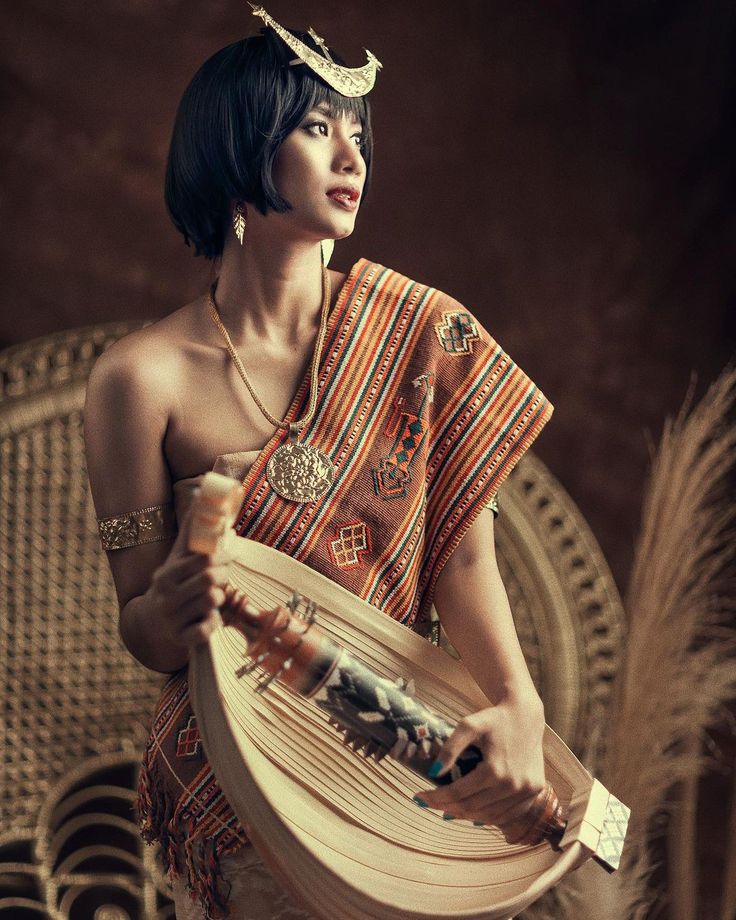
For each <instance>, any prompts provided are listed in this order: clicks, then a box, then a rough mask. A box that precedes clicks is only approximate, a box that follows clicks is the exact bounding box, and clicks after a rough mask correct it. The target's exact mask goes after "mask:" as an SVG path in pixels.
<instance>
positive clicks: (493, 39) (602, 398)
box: [0, 0, 736, 590]
mask: <svg viewBox="0 0 736 920" xmlns="http://www.w3.org/2000/svg"><path fill="white" fill-rule="evenodd" d="M0 8H1V9H2V22H3V28H2V31H1V34H0V47H1V48H2V53H1V58H0V67H1V68H2V69H1V71H0V76H1V82H0V92H1V96H0V98H1V99H2V110H3V126H2V133H1V134H0V149H1V150H2V170H3V178H2V184H1V185H0V206H1V214H2V217H1V219H0V240H1V241H2V251H3V258H4V264H3V283H2V287H1V291H0V296H1V297H2V313H1V316H0V346H4V345H9V344H12V343H15V342H19V341H23V340H25V339H28V338H32V337H35V336H38V335H43V334H45V333H48V332H51V331H54V330H58V329H63V328H67V327H72V326H78V325H82V324H86V323H92V322H97V321H105V320H113V319H122V318H133V317H140V318H144V317H157V316H160V315H163V314H165V313H166V312H169V311H171V310H173V309H176V308H177V307H179V306H180V305H182V304H183V303H184V302H186V301H187V300H189V299H191V298H192V297H193V296H194V295H196V294H197V293H198V292H200V291H201V290H202V288H203V287H204V285H205V284H206V280H207V278H208V275H209V266H208V265H207V264H206V263H203V262H200V261H199V260H195V259H194V258H193V257H192V255H191V253H190V252H189V251H188V250H187V249H186V248H185V247H184V245H183V243H182V242H181V240H180V239H179V237H178V236H177V234H176V232H175V231H174V229H173V227H172V226H171V225H170V224H169V223H168V220H167V217H166V214H165V212H164V207H163V201H162V184H163V171H164V160H165V155H166V149H167V145H168V139H169V133H170V129H171V125H172V121H173V116H174V112H175V109H176V106H177V103H178V100H179V97H180V95H181V92H182V91H183V89H184V86H185V85H186V83H187V81H188V79H189V78H190V77H191V75H192V74H193V72H194V70H195V69H196V67H197V66H198V65H199V64H200V63H201V62H202V61H203V60H204V59H205V58H206V57H207V56H208V55H209V54H211V53H212V52H214V51H215V50H217V49H218V48H219V47H221V46H222V45H224V44H226V43H227V42H229V41H232V40H235V39H237V38H239V37H242V36H243V35H244V34H248V33H250V32H252V31H254V30H255V29H256V28H257V25H258V24H259V23H258V21H257V20H255V19H254V18H252V17H251V16H250V10H249V8H248V6H247V5H246V4H245V2H244V0H243V2H241V0H207V2H206V3H204V2H201V0H199V2H194V0H99V2H95V3H93V2H84V0H67V2H65V3H63V4H58V3H52V2H50V0H24V2H23V3H22V4H20V3H10V2H7V0H4V2H2V3H0ZM269 10H270V12H271V13H272V14H273V15H274V16H275V17H276V18H277V19H278V20H279V21H281V22H283V23H284V24H286V25H291V26H296V27H306V26H308V25H310V24H311V25H313V26H314V27H315V29H317V31H318V32H319V33H320V34H322V35H324V36H325V37H326V38H327V41H328V44H330V45H334V47H335V48H336V49H338V50H339V51H340V53H341V54H343V56H344V57H345V58H346V60H347V61H348V63H349V64H351V65H358V64H361V63H362V62H363V60H364V56H363V50H362V49H363V46H366V45H367V46H368V47H369V48H371V50H372V51H374V52H375V54H376V55H377V56H378V57H379V58H380V59H381V60H382V61H383V63H384V70H383V72H382V73H381V74H380V75H379V80H378V83H377V86H376V89H375V91H374V93H373V95H372V101H373V106H374V120H375V130H376V168H375V174H374V183H373V188H372V194H371V195H370V196H369V198H368V200H367V202H366V205H365V208H364V209H363V210H362V212H361V215H360V218H359V221H358V229H357V231H356V233H355V235H354V236H353V238H351V239H350V240H348V241H346V242H344V243H341V244H339V245H338V247H337V249H336V253H335V256H334V257H333V258H334V262H333V264H335V265H336V266H337V267H342V268H347V267H348V266H349V265H350V264H352V262H353V261H354V260H355V258H357V256H359V255H365V256H366V257H368V258H371V259H374V260H376V261H380V262H383V263H384V264H387V265H390V266H391V267H394V268H396V269H399V270H400V271H402V272H404V273H406V274H408V275H411V276H413V277H415V278H418V279H419V280H422V281H427V282H429V283H431V284H433V285H435V286H437V287H440V288H442V289H444V290H446V291H448V292H449V293H451V294H452V295H454V296H455V297H457V298H458V299H459V300H461V301H462V302H464V303H466V304H467V305H468V306H469V307H470V308H471V309H473V310H474V311H475V312H476V313H477V314H478V316H479V317H480V318H481V319H482V320H483V322H484V324H485V325H486V326H487V327H488V328H489V330H490V331H491V332H492V333H493V334H494V335H495V336H496V337H497V338H498V340H499V341H500V342H501V343H502V344H503V345H504V347H505V348H506V349H507V350H508V351H509V352H510V353H511V354H512V355H513V357H514V358H515V359H516V360H517V362H518V363H519V364H520V365H521V366H522V367H523V368H524V369H525V370H527V372H528V373H529V374H530V375H531V376H532V377H533V378H534V379H535V380H536V381H537V382H538V383H539V384H540V386H541V387H542V388H543V389H544V390H545V392H546V393H547V395H548V396H549V397H550V398H551V399H552V401H553V402H554V403H555V405H556V413H555V416H554V418H553V421H552V422H551V423H550V425H549V426H548V428H547V429H546V431H545V433H544V435H543V436H542V437H541V438H540V441H539V442H538V444H537V447H536V450H537V452H538V454H539V455H540V456H541V457H542V459H544V460H545V461H546V462H547V463H548V464H549V466H550V467H551V469H552V470H553V472H554V473H555V474H556V475H557V476H558V478H559V479H560V480H561V481H562V482H563V484H564V485H565V487H566V488H567V489H568V490H569V492H570V493H571V494H572V496H573V498H574V499H575V501H576V502H577V503H578V505H579V506H580V508H581V509H582V511H583V513H584V514H585V516H586V517H587V519H588V521H589V523H590V524H591V526H592V528H593V530H594V532H595V533H596V535H597V537H598V539H599V541H600V543H601V545H602V547H603V550H604V552H605V554H606V556H607V558H608V560H609V562H610V564H611V567H612V569H613V571H614V575H615V577H616V579H617V581H618V583H619V586H620V587H621V589H622V590H623V589H624V587H625V581H626V577H627V574H628V571H629V567H630V561H631V553H632V547H633V543H634V540H635V537H636V533H637V529H638V517H639V511H640V504H641V502H640V499H641V489H642V484H643V481H644V476H645V473H646V469H647V464H648V446H647V442H648V439H653V440H656V439H657V438H658V435H659V432H660V430H661V427H662V423H663V420H664V417H665V416H666V415H667V414H668V413H673V412H675V411H676V410H677V409H678V408H679V406H680V405H681V403H682V401H683V398H684V396H685V392H686V389H687V386H688V381H689V379H690V375H691V372H693V371H694V372H696V373H697V375H698V389H697V392H698V394H700V393H702V392H703V390H704V388H705V386H706V385H707V383H708V382H709V381H710V380H712V379H713V377H714V376H715V375H716V374H717V373H718V371H719V370H720V369H721V368H722V367H723V365H724V364H725V363H726V362H727V361H728V360H730V359H733V357H734V347H735V346H736V322H735V321H734V309H733V307H734V293H735V291H736V280H735V277H734V272H733V264H734V254H735V253H734V249H735V247H734V239H735V236H736V234H735V230H736V207H735V202H734V174H733V161H734V154H736V132H735V131H734V122H733V109H734V101H736V100H735V98H734V97H735V95H736V92H735V91H736V74H735V71H734V61H735V60H736V57H735V56H734V51H735V50H736V41H735V33H734V29H735V26H736V7H735V6H734V4H733V3H732V2H730V0H689V2H688V0H666V2H665V0H658V2H657V0H649V2H642V0H605V2H602V0H601V2H596V0H584V2H583V0H578V2H574V0H569V2H562V0H559V2H554V0H544V2H531V0H515V2H514V3H512V4H507V3H501V2H496V0H493V2H487V0H486V2H481V0H455V2H454V3H452V4H447V3H444V2H437V0H430V2H427V0H421V2H420V0H403V2H393V3H388V2H374V0H372V2H370V3H359V2H356V0H342V2H336V0H334V2H333V0H311V2H310V3H308V4H306V3H299V2H296V0H274V5H273V8H271V7H269Z"/></svg>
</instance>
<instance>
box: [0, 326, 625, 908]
mask: <svg viewBox="0 0 736 920" xmlns="http://www.w3.org/2000/svg"><path fill="white" fill-rule="evenodd" d="M132 328H134V326H133V325H131V324H128V325H126V324H115V325H109V326H101V327H89V328H86V329H80V330H72V331H70V332H68V333H63V334H59V335H54V336H49V337H47V338H44V339H39V340H36V341H34V342H30V343H28V344H25V345H21V346H15V347H14V348H11V349H8V350H6V351H4V352H1V353H0V682H1V683H2V687H3V689H4V693H5V697H4V699H5V705H4V713H3V717H2V721H0V744H2V750H3V769H2V772H1V773H0V817H1V818H2V823H1V825H0V848H2V847H6V849H7V847H8V846H10V845H12V844H13V842H14V841H16V842H17V841H26V842H28V841H31V842H32V843H33V847H34V852H35V853H36V857H37V858H41V857H39V855H38V854H43V853H48V852H49V846H48V841H49V839H51V838H50V837H49V834H51V830H52V825H53V827H54V828H56V830H55V831H54V833H55V834H56V836H57V837H59V839H61V837H60V836H59V835H62V831H61V830H60V829H59V828H61V826H62V824H61V822H62V821H63V820H66V819H67V818H68V816H69V815H71V814H73V812H72V811H70V810H69V808H67V806H63V808H62V806H61V805H59V804H58V803H60V802H62V801H66V800H68V797H69V796H70V795H71V796H72V798H73V797H74V796H77V795H81V794H82V793H81V790H83V789H84V788H85V784H86V781H85V775H86V773H85V771H86V770H88V772H89V775H90V776H93V775H94V776H97V774H98V772H99V770H100V769H101V766H100V765H101V764H102V765H103V766H104V765H106V764H107V765H109V764H112V765H114V764H115V763H117V762H118V761H117V760H116V757H118V758H119V762H120V763H121V764H126V763H127V764H133V763H135V760H136V758H137V750H138V749H139V748H140V747H141V746H142V743H143V741H144V738H145V735H146V733H147V730H148V727H149V722H150V718H151V714H152V709H153V704H154V701H155V698H156V696H157V693H158V689H159V687H160V685H161V675H155V674H152V673H150V672H148V671H146V670H145V669H144V668H142V667H141V666H139V665H138V664H137V663H136V662H135V661H134V660H133V659H132V658H131V657H130V655H128V653H127V652H126V651H125V649H124V648H123V646H122V644H121V642H120V640H119V638H118V631H117V606H116V602H115V596H114V591H113V586H112V580H111V577H110V573H109V569H108V566H107V561H106V559H105V557H104V554H103V553H102V551H101V549H100V547H99V542H98V538H97V531H96V526H95V519H94V511H93V507H92V501H91V496H90V494H89V487H88V483H87V475H86V470H85V463H84V445H83V431H82V406H83V402H84V392H85V386H86V380H87V376H88V374H89V371H90V369H91V367H92V364H93V363H94V360H95V358H96V357H97V356H98V355H99V354H100V353H101V352H102V351H103V350H104V348H105V347H106V346H107V345H108V344H109V343H111V342H112V341H114V340H115V339H117V338H119V337H120V336H121V335H123V334H125V333H126V332H128V331H130V330H131V329H132ZM500 502H501V515H500V517H499V519H498V521H497V527H496V533H497V553H498V558H499V566H500V568H501V574H502V576H503V578H504V582H505V584H506V587H507V591H508V594H509V598H510V601H511V606H512V609H513V611H514V616H515V620H516V625H517V630H518V632H519V635H520V638H521V641H522V645H523V647H524V651H525V653H526V656H527V660H528V662H529V666H530V669H531V671H532V676H533V677H534V680H535V682H536V684H537V687H538V688H539V690H540V692H541V694H542V696H543V699H544V701H545V711H546V718H547V722H548V723H549V724H550V725H551V726H552V728H554V729H555V730H556V731H557V732H558V733H559V734H560V735H561V736H562V737H563V738H564V739H565V740H566V741H567V742H568V744H569V745H570V746H571V747H572V748H573V749H574V750H575V751H576V752H578V753H580V752H581V751H582V749H583V747H584V745H585V743H586V741H589V739H590V738H591V737H592V736H594V735H595V731H596V726H597V725H598V724H599V723H600V714H601V712H602V709H603V707H604V706H605V704H606V702H607V700H608V696H609V690H610V686H611V681H612V678H613V676H614V674H615V670H616V666H617V663H618V653H619V647H620V639H621V629H622V624H623V616H622V610H621V604H620V600H619V597H618V594H617V592H616V588H615V586H614V583H613V580H612V578H611V575H610V572H609V570H608V567H607V565H606V563H605V560H604V559H603V556H602V554H601V552H600V550H599V549H598V546H597V544H596V541H595V539H594V538H593V536H592V534H591V533H590V530H589V529H588V527H587V525H586V524H585V521H584V520H583V519H582V517H581V515H580V513H579V512H578V511H577V509H576V507H575V506H574V504H573V502H572V501H571V500H570V498H569V497H568V496H567V495H566V493H565V492H564V490H563V489H562V488H561V487H560V485H559V483H557V482H556V480H555V479H554V478H553V477H552V476H551V475H550V474H549V472H548V471H547V469H546V468H545V467H544V465H543V464H542V463H541V462H540V461H538V460H537V459H536V458H535V457H533V456H530V455H527V456H526V457H525V458H524V459H523V460H522V462H521V463H520V464H519V466H518V467H517V469H516V470H515V471H514V473H513V474H512V476H511V477H510V478H509V480H508V481H507V483H506V484H505V485H504V486H503V488H502V491H501V496H500ZM116 752H117V753H116ZM85 764H89V766H88V767H87V766H85ZM70 777H71V779H70ZM94 782H97V781H96V780H94V781H93V780H92V779H90V783H89V784H90V785H92V784H93V783H94ZM70 784H71V785H70ZM74 790H77V792H75V791H74ZM118 793H119V794H120V795H122V797H123V798H124V799H126V800H127V799H130V798H132V792H130V793H129V792H125V790H124V788H123V789H122V790H120V789H119V790H118ZM95 808H97V809H98V810H99V808H98V806H95ZM54 809H56V811H54ZM59 809H61V811H59ZM54 814H56V817H54V816H53V815H54ZM115 820H117V819H115ZM126 821H127V822H128V823H127V824H126V827H127V831H128V832H130V833H131V834H132V833H133V832H134V830H135V829H134V827H133V825H132V823H130V818H126ZM64 833H66V832H64ZM60 852H61V851H60ZM2 858H3V855H2V852H0V862H1V861H2ZM44 858H45V857H44ZM49 859H50V857H49ZM59 860H61V856H60V857H59V859H57V860H56V862H53V860H51V861H49V862H48V865H45V866H42V867H41V868H40V869H39V868H38V866H36V867H35V868H34V867H29V870H28V871H29V875H33V874H34V873H35V876H36V877H37V878H46V879H47V880H49V881H48V884H47V886H46V894H45V896H44V897H45V899H46V901H47V903H48V902H50V901H52V900H53V903H54V904H59V903H61V898H62V892H63V885H61V883H60V882H59V881H58V872H57V869H58V866H60V865H62V862H60V861H59ZM141 860H142V861H143V862H146V861H147V860H148V856H146V855H145V854H144V855H141V856H140V857H139V862H140V861H141ZM143 862H141V863H140V864H143ZM146 871H148V870H146ZM147 878H149V876H147ZM126 884H127V883H126ZM146 885H148V888H146ZM159 885H160V880H159V881H156V880H155V879H154V881H151V880H150V878H149V881H148V882H146V883H145V885H143V884H142V885H141V889H140V891H139V903H144V902H145V903H147V904H151V903H153V901H154V900H155V899H156V898H158V897H160V894H161V892H160V890H158V893H157V886H159ZM144 889H145V890H144ZM146 892H147V893H146ZM38 897H41V896H40V895H38ZM2 898H3V890H2V885H0V905H1V904H2ZM152 899H153V900H152ZM119 903H120V902H119ZM146 915H148V914H146ZM120 916H123V915H122V914H120Z"/></svg>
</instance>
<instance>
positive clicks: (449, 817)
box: [442, 814, 455, 821]
mask: <svg viewBox="0 0 736 920" xmlns="http://www.w3.org/2000/svg"><path fill="white" fill-rule="evenodd" d="M442 820H443V821H454V820H455V815H448V814H444V815H442Z"/></svg>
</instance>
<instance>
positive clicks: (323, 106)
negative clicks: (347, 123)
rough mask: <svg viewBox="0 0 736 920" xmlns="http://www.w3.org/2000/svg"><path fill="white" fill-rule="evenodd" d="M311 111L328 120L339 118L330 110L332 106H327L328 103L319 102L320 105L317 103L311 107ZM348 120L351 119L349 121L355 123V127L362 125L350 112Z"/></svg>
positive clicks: (333, 110)
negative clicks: (324, 116)
mask: <svg viewBox="0 0 736 920" xmlns="http://www.w3.org/2000/svg"><path fill="white" fill-rule="evenodd" d="M312 111H313V112H320V113H321V114H322V115H326V116H327V117H328V118H333V119H337V118H339V115H338V113H337V112H336V111H335V109H333V108H332V106H331V105H330V104H329V102H320V103H318V104H317V105H315V106H313V107H312ZM350 118H351V120H352V121H353V122H355V124H357V125H359V124H362V122H361V120H360V119H359V118H358V116H357V115H355V114H354V113H352V112H351V113H350Z"/></svg>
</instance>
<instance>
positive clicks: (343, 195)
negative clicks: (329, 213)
mask: <svg viewBox="0 0 736 920" xmlns="http://www.w3.org/2000/svg"><path fill="white" fill-rule="evenodd" d="M327 197H328V198H329V199H330V201H334V202H335V204H337V205H340V207H341V208H345V210H346V211H357V209H358V199H357V198H355V199H354V198H352V196H351V195H350V193H349V192H341V191H334V192H328V193H327Z"/></svg>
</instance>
